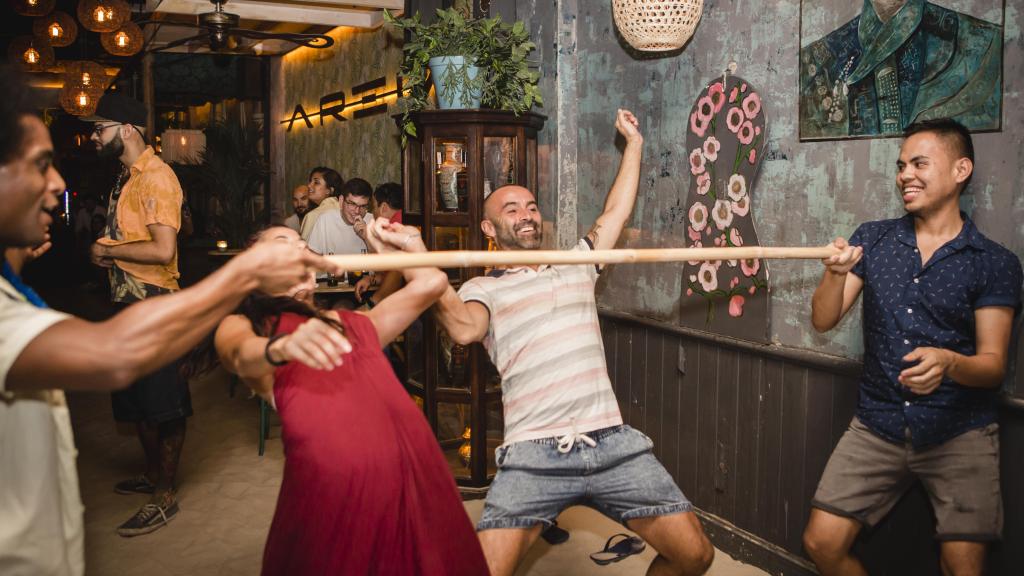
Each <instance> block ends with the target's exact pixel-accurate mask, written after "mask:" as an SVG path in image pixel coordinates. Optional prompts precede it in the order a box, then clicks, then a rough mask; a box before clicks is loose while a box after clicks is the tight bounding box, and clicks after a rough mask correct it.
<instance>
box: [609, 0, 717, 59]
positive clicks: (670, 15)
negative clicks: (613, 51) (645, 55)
mask: <svg viewBox="0 0 1024 576" xmlns="http://www.w3.org/2000/svg"><path fill="white" fill-rule="evenodd" d="M703 11H704V0H612V13H613V16H614V18H615V26H616V27H618V29H619V33H621V34H622V37H623V38H625V39H626V42H629V45H630V46H632V47H633V48H636V49H637V50H641V51H644V52H667V51H669V50H676V49H679V48H682V47H683V46H684V45H685V44H686V42H687V41H688V40H689V39H690V37H691V36H693V31H694V30H695V29H696V28H697V23H698V22H700V16H701V13H702V12H703Z"/></svg>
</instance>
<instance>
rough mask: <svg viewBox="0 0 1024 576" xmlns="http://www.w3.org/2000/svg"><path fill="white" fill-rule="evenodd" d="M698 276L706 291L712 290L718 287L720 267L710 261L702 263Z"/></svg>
mask: <svg viewBox="0 0 1024 576" xmlns="http://www.w3.org/2000/svg"><path fill="white" fill-rule="evenodd" d="M697 278H699V279H700V286H701V288H703V289H704V291H705V292H711V291H712V290H714V289H716V288H718V269H717V268H715V266H714V265H713V264H711V263H710V262H705V263H703V264H701V265H700V270H698V271H697Z"/></svg>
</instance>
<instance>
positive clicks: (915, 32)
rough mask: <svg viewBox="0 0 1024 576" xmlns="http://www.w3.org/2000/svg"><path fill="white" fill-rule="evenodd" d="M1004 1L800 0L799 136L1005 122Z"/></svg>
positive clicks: (977, 127) (993, 127)
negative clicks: (942, 122)
mask: <svg viewBox="0 0 1024 576" xmlns="http://www.w3.org/2000/svg"><path fill="white" fill-rule="evenodd" d="M1005 11H1006V10H1005V0H934V1H926V0H862V2H856V1H854V2H850V1H849V0H801V3H800V74H799V78H800V86H799V108H800V111H799V114H800V140H801V141H808V140H836V139H847V138H886V137H893V136H900V135H901V134H902V132H903V129H904V128H906V127H907V126H909V125H910V124H912V123H914V122H917V121H921V120H928V119H932V118H942V117H949V118H953V119H955V120H957V121H959V122H960V123H961V124H963V125H964V126H966V127H967V128H968V129H970V130H971V131H974V132H990V131H997V130H1000V129H1001V125H1002V102H1003V28H1004V26H1003V24H1004V21H1005V16H1004V15H1005Z"/></svg>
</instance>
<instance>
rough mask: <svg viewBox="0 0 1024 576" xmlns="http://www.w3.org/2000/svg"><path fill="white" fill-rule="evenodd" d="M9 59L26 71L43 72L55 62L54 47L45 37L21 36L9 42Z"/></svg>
mask: <svg viewBox="0 0 1024 576" xmlns="http://www.w3.org/2000/svg"><path fill="white" fill-rule="evenodd" d="M7 59H8V61H10V62H11V63H12V64H14V65H15V66H16V67H18V68H20V69H21V70H23V71H25V72H42V71H44V70H46V69H47V68H48V67H50V66H52V65H53V63H54V55H53V48H51V47H50V45H49V44H48V43H47V42H46V40H44V39H41V38H36V37H34V36H19V37H17V38H15V39H13V40H11V43H10V44H8V46H7Z"/></svg>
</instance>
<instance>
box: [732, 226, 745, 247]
mask: <svg viewBox="0 0 1024 576" xmlns="http://www.w3.org/2000/svg"><path fill="white" fill-rule="evenodd" d="M729 243H730V244H732V245H733V246H743V237H742V236H740V230H739V228H733V229H731V230H729Z"/></svg>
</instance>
